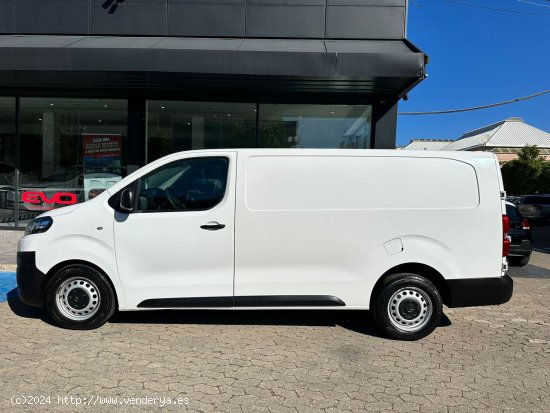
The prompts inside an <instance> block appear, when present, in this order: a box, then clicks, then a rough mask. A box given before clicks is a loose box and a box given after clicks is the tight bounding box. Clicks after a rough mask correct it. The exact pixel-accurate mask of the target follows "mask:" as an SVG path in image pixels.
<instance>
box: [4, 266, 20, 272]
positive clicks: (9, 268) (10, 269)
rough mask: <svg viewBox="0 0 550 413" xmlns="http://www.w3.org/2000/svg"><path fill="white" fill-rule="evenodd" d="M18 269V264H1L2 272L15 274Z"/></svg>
mask: <svg viewBox="0 0 550 413" xmlns="http://www.w3.org/2000/svg"><path fill="white" fill-rule="evenodd" d="M16 269H17V265H16V264H0V271H8V272H15V270H16Z"/></svg>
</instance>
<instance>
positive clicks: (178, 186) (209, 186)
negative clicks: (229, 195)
mask: <svg viewBox="0 0 550 413" xmlns="http://www.w3.org/2000/svg"><path fill="white" fill-rule="evenodd" d="M228 167H229V159H227V158H224V157H206V158H190V159H182V160H179V161H176V162H172V163H169V164H167V165H164V166H162V167H161V168H159V169H157V170H155V171H154V172H152V173H150V174H149V175H146V176H145V177H143V178H141V179H140V180H139V186H138V205H137V210H138V211H142V212H153V211H155V212H161V211H203V210H206V209H210V208H213V207H214V206H216V205H217V204H219V203H220V202H221V200H222V199H223V196H224V194H225V188H226V185H227V171H228Z"/></svg>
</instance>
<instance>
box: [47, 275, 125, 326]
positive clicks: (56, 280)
mask: <svg viewBox="0 0 550 413" xmlns="http://www.w3.org/2000/svg"><path fill="white" fill-rule="evenodd" d="M45 304H46V310H47V311H48V313H49V314H50V316H51V317H52V318H53V320H54V321H55V322H56V323H57V324H59V325H60V326H61V327H64V328H68V329H71V330H92V329H94V328H98V327H100V326H102V325H103V324H105V322H106V321H107V320H109V318H111V316H112V315H113V313H114V311H115V307H116V298H115V294H114V292H113V289H112V287H111V284H110V283H109V281H108V280H107V278H106V277H105V275H103V274H102V273H101V272H100V271H98V270H96V269H95V268H92V267H89V266H87V265H69V266H67V267H64V268H62V269H60V270H59V271H57V272H56V273H55V274H54V275H53V276H52V278H51V279H50V280H49V281H48V284H47V285H46V290H45Z"/></svg>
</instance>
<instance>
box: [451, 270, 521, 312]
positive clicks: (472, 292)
mask: <svg viewBox="0 0 550 413" xmlns="http://www.w3.org/2000/svg"><path fill="white" fill-rule="evenodd" d="M447 286H448V287H449V296H450V297H449V302H448V303H445V304H446V305H447V306H448V307H451V308H455V307H475V306H482V305H498V304H504V303H507V302H508V301H510V298H512V293H513V291H514V282H513V281H512V278H511V277H510V276H508V275H505V276H503V277H492V278H466V279H457V280H447Z"/></svg>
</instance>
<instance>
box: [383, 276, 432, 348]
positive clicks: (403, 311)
mask: <svg viewBox="0 0 550 413" xmlns="http://www.w3.org/2000/svg"><path fill="white" fill-rule="evenodd" d="M373 298H374V299H373V301H372V302H373V306H372V307H373V308H372V312H373V317H374V319H375V321H376V323H377V324H378V326H379V327H380V329H381V330H382V331H383V332H384V333H385V334H386V335H388V336H389V337H391V338H394V339H397V340H405V341H413V340H418V339H421V338H423V337H426V336H427V335H429V334H430V333H431V332H432V331H434V330H435V328H436V327H437V326H438V325H439V323H440V321H441V317H442V315H443V303H442V300H441V295H440V294H439V292H438V291H437V288H436V287H435V286H434V285H433V284H432V283H431V282H430V281H429V280H427V279H426V278H424V277H422V276H420V275H417V274H409V273H403V274H394V275H392V276H390V277H388V279H386V280H385V282H384V284H383V285H382V288H381V289H380V290H379V292H378V294H377V295H376V296H375V297H373ZM390 302H391V304H395V306H394V305H390Z"/></svg>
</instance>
